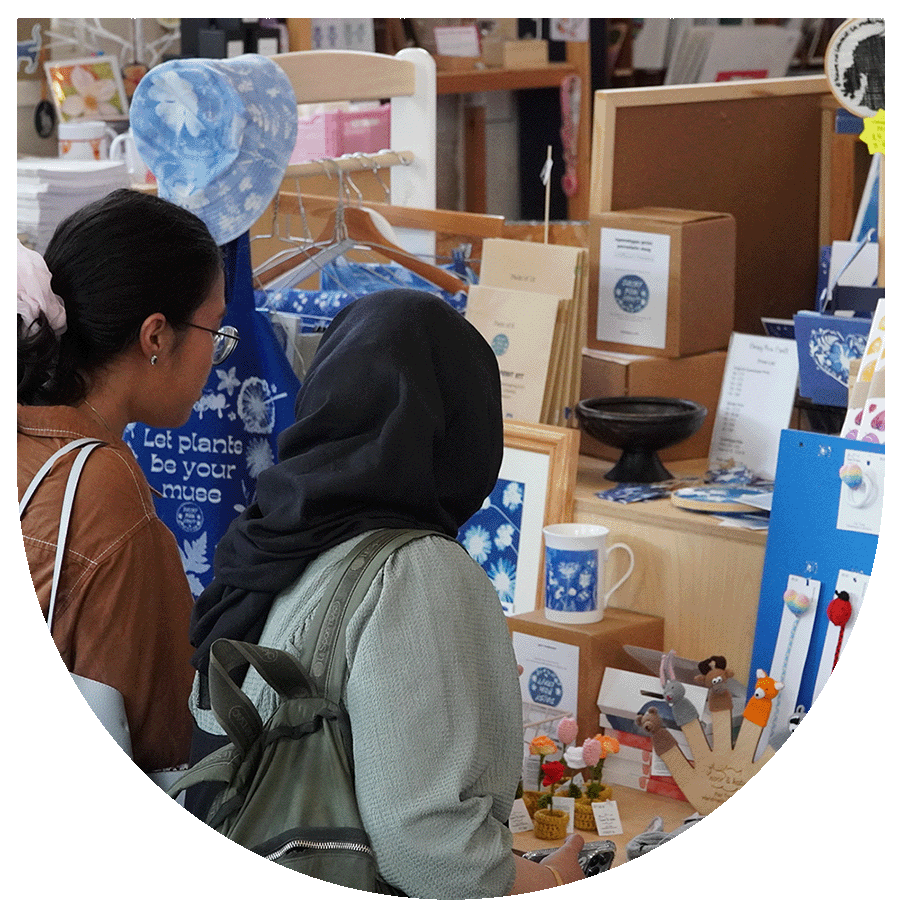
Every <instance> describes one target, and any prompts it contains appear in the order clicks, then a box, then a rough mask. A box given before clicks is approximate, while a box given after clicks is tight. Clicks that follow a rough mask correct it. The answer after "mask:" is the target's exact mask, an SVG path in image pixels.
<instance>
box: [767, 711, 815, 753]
mask: <svg viewBox="0 0 900 900" xmlns="http://www.w3.org/2000/svg"><path fill="white" fill-rule="evenodd" d="M805 715H806V707H805V706H804V705H803V704H802V703H798V704H797V707H796V709H795V710H794V711H793V712H792V713H791V717H790V718H789V719H788V724H787V728H782V729H781V730H780V731H778V732H777V733H776V734H773V735H772V737H771V738H770V739H769V743H770V744H771V745H772V747H773V748H774V749H775V750H780V749H781V747H782V745H783V744H784V742H785V741H786V740H787V739H788V738H789V737H790V736H791V735H792V734H793V733H794V732H795V731H796V730H797V726H798V725H799V724H800V722H801V721H803V717H804V716H805Z"/></svg>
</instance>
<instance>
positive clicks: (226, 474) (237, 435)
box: [124, 234, 300, 598]
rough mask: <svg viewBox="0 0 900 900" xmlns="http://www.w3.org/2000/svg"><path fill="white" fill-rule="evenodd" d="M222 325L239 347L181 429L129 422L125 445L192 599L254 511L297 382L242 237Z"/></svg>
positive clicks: (231, 262) (231, 258) (234, 249)
mask: <svg viewBox="0 0 900 900" xmlns="http://www.w3.org/2000/svg"><path fill="white" fill-rule="evenodd" d="M222 249H223V254H224V258H225V282H226V287H225V289H226V296H227V299H228V309H227V312H226V315H225V322H224V324H226V325H234V326H235V327H236V328H237V329H238V332H239V334H240V341H239V342H238V345H237V347H235V349H234V351H233V352H232V353H231V355H230V356H229V357H228V359H226V360H225V362H224V363H222V364H221V365H220V366H215V367H213V369H212V371H211V372H210V374H209V379H208V380H207V382H206V386H205V387H204V389H203V394H202V395H201V397H200V399H199V400H198V401H197V402H196V403H195V404H194V409H193V411H192V412H191V417H190V419H189V420H188V422H187V424H185V425H183V426H182V427H181V428H163V429H160V428H150V427H149V426H147V425H143V424H139V423H132V424H131V425H129V426H128V428H127V429H126V431H125V435H124V438H125V441H126V443H127V444H128V445H129V446H130V447H131V449H132V451H133V453H134V455H135V457H136V458H137V461H138V463H139V464H140V466H141V468H142V469H143V471H144V474H145V475H146V476H147V480H148V481H149V482H150V484H151V485H152V487H154V488H155V489H156V490H157V491H158V492H159V493H160V494H161V495H162V496H159V497H156V498H155V501H156V510H157V514H158V515H159V517H160V518H161V519H162V520H163V522H165V523H166V525H167V526H168V527H169V529H170V530H171V531H172V533H173V534H174V535H175V539H176V541H177V543H178V548H179V550H180V551H181V560H182V563H183V564H184V570H185V573H186V575H187V578H188V582H189V584H190V586H191V592H192V593H193V595H194V597H195V598H196V597H197V596H199V594H200V592H201V591H202V590H203V588H205V587H206V586H207V585H208V584H209V582H210V581H211V580H212V577H213V567H212V560H213V553H214V552H215V548H216V545H217V544H218V542H219V539H220V538H221V536H222V535H223V534H224V533H225V530H226V529H227V528H228V526H229V524H230V523H231V521H232V519H234V518H235V517H236V516H237V515H238V513H240V512H241V511H242V510H243V509H244V507H245V506H247V505H248V504H249V503H251V502H252V501H253V499H254V497H255V493H256V479H257V478H258V476H259V474H260V472H262V471H263V470H264V469H266V468H268V467H269V466H271V465H272V464H273V463H274V462H275V459H276V454H277V450H278V448H277V437H278V434H279V433H280V432H281V431H282V430H284V429H285V428H286V427H287V426H288V425H290V424H292V423H293V421H294V400H295V398H296V396H297V391H298V390H299V387H300V383H299V381H298V379H297V377H296V375H295V374H294V372H293V370H292V369H291V367H290V364H289V362H288V359H287V357H286V356H285V354H284V352H283V350H282V349H281V347H280V346H279V344H278V340H277V338H276V336H275V334H274V332H273V330H272V326H271V323H270V322H269V319H268V316H267V315H266V314H264V313H260V312H257V311H256V310H255V309H254V303H253V289H252V283H251V274H250V244H249V238H248V236H247V235H246V234H244V235H243V236H242V237H240V238H239V239H238V240H236V241H232V242H231V243H229V244H227V245H226V246H225V247H223V248H222Z"/></svg>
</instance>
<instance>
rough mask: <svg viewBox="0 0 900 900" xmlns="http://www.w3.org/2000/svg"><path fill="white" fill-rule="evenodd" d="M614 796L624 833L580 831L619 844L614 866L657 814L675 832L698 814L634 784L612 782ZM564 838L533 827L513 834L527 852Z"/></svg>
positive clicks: (665, 827)
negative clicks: (542, 835) (543, 835)
mask: <svg viewBox="0 0 900 900" xmlns="http://www.w3.org/2000/svg"><path fill="white" fill-rule="evenodd" d="M612 791H613V795H612V799H613V800H615V801H616V805H617V807H618V809H619V819H620V820H621V822H622V832H623V833H622V834H613V835H609V836H606V835H604V836H603V837H600V836H598V835H597V833H596V832H595V831H579V832H578V833H579V834H580V835H581V836H582V837H583V838H584V841H585V843H589V842H591V841H601V840H603V841H605V840H609V841H612V842H613V843H614V844H615V845H616V848H617V849H616V858H615V859H614V860H613V865H614V866H619V865H621V864H622V863H623V862H626V861H627V860H626V857H625V845H626V844H627V843H628V842H629V841H630V840H631V839H632V838H633V837H636V836H637V835H639V834H643V832H645V831H646V830H647V827H648V826H649V825H650V823H651V822H652V821H653V817H654V816H659V817H660V818H661V819H662V820H663V831H665V832H671V831H674V830H675V829H676V828H678V827H679V826H681V825H683V824H684V820H685V819H687V818H688V817H689V816H692V815H694V814H695V811H694V808H693V807H692V806H691V805H690V804H689V803H685V802H684V801H683V800H673V799H671V798H670V797H662V796H660V795H659V794H648V793H647V792H646V791H639V790H636V789H634V788H629V787H623V786H621V785H618V784H615V785H612ZM561 843H562V842H561V841H542V840H539V839H538V838H536V837H535V836H534V832H533V831H521V832H519V833H518V834H514V835H513V850H514V851H515V852H516V853H518V854H520V855H521V854H522V853H527V852H528V851H529V850H541V849H543V848H544V847H554V846H559V844H561Z"/></svg>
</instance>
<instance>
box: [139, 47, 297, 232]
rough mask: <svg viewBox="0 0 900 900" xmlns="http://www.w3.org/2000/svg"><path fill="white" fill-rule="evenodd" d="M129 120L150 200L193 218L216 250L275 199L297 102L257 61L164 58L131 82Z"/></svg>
mask: <svg viewBox="0 0 900 900" xmlns="http://www.w3.org/2000/svg"><path fill="white" fill-rule="evenodd" d="M130 120H131V131H132V134H133V135H134V141H135V145H136V147H137V151H138V153H139V154H140V155H141V158H142V159H143V160H144V162H145V163H146V164H147V166H148V168H149V169H150V171H151V172H153V174H154V176H156V180H157V182H158V183H159V195H160V196H161V197H163V198H165V199H166V200H171V201H172V202H173V203H177V204H178V205H179V206H182V207H184V208H185V209H189V210H190V211H191V212H193V213H195V214H196V215H198V216H199V217H200V218H201V219H202V220H203V221H204V222H205V223H206V226H207V227H208V228H209V230H210V232H211V233H212V236H213V238H215V240H216V242H217V243H218V244H220V245H221V244H226V243H228V241H231V240H234V238H236V237H238V236H239V235H241V234H243V233H244V232H245V231H247V230H248V229H249V228H250V226H251V225H252V224H253V223H254V222H255V221H256V220H257V219H258V218H259V216H260V215H261V214H262V212H263V211H264V210H265V208H266V206H268V204H269V202H270V201H271V200H272V198H273V197H274V196H275V194H276V193H277V191H278V188H279V186H280V184H281V180H282V178H283V177H284V173H285V170H286V168H287V164H288V161H289V160H290V157H291V153H292V152H293V149H294V143H295V141H296V137H297V101H296V98H295V96H294V90H293V88H292V87H291V83H290V81H289V80H288V78H287V75H285V74H284V71H283V70H282V69H281V67H280V66H279V65H278V64H277V63H275V62H273V61H272V60H271V59H269V58H267V57H265V56H260V55H258V54H255V53H247V54H244V55H243V56H237V57H234V58H233V59H173V60H169V61H168V62H164V63H162V64H161V65H158V66H155V67H154V68H153V69H151V70H150V71H149V72H148V73H147V74H146V75H145V76H144V77H143V78H142V79H141V81H140V82H139V84H138V86H137V89H136V90H135V92H134V97H133V99H132V102H131V110H130Z"/></svg>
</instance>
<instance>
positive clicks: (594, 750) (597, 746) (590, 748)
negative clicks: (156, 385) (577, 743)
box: [581, 738, 606, 769]
mask: <svg viewBox="0 0 900 900" xmlns="http://www.w3.org/2000/svg"><path fill="white" fill-rule="evenodd" d="M581 756H582V759H583V761H584V764H585V766H587V767H588V768H590V769H593V768H594V766H596V765H597V763H598V762H600V760H601V759H603V757H605V756H606V752H605V751H604V749H603V744H601V743H600V741H598V740H597V739H596V738H587V739H586V740H585V742H584V743H583V744H582V745H581Z"/></svg>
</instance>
